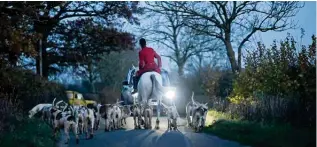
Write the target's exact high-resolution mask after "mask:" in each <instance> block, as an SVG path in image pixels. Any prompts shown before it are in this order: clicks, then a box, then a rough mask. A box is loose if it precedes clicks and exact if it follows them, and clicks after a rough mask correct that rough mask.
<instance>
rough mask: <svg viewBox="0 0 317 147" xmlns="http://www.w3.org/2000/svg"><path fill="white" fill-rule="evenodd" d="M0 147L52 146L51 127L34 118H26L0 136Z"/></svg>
mask: <svg viewBox="0 0 317 147" xmlns="http://www.w3.org/2000/svg"><path fill="white" fill-rule="evenodd" d="M0 146H1V147H54V146H55V142H54V139H53V138H52V128H50V127H49V126H48V125H47V124H46V123H44V122H43V121H40V120H36V119H32V120H29V119H26V120H22V121H21V122H19V124H18V125H16V126H15V128H14V131H11V132H7V133H5V134H2V135H1V136H0Z"/></svg>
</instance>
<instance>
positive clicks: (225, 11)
mask: <svg viewBox="0 0 317 147" xmlns="http://www.w3.org/2000/svg"><path fill="white" fill-rule="evenodd" d="M163 3H164V5H162V6H163V7H164V11H166V12H173V13H180V14H181V16H182V17H183V19H184V20H185V21H184V23H185V25H186V26H188V27H190V28H191V29H193V30H196V31H197V32H200V33H203V34H206V35H209V36H213V37H216V38H218V39H220V40H221V41H222V42H223V43H224V45H225V46H226V50H227V56H228V58H229V61H230V64H231V68H232V71H233V72H234V73H236V72H238V71H240V69H241V60H242V59H241V56H242V55H241V54H242V48H243V46H244V45H245V43H246V42H247V41H249V39H250V37H251V36H252V35H253V34H254V33H256V32H267V31H284V30H287V29H292V28H295V26H296V23H294V21H293V20H292V19H291V18H292V17H293V16H295V15H296V13H297V12H298V10H299V8H302V7H303V5H302V3H300V2H292V1H290V2H276V1H272V2H256V1H252V2H249V1H241V2H237V1H233V2H220V1H210V2H163ZM235 45H236V46H237V50H238V63H237V62H236V57H235V52H234V49H233V48H234V46H235Z"/></svg>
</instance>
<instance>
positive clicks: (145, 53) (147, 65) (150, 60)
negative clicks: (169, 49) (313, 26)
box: [132, 38, 162, 94]
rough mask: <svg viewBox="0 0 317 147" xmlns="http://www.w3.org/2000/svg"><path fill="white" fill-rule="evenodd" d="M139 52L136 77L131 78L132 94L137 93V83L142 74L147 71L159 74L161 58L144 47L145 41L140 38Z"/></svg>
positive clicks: (149, 48)
mask: <svg viewBox="0 0 317 147" xmlns="http://www.w3.org/2000/svg"><path fill="white" fill-rule="evenodd" d="M139 43H140V46H141V51H140V52H139V71H137V73H136V76H135V77H134V78H133V88H134V90H133V92H132V94H134V93H136V92H137V87H138V82H139V79H140V77H141V76H142V74H143V73H145V72H149V71H155V72H157V73H159V74H160V73H161V69H160V68H161V67H162V62H161V57H160V56H159V55H158V54H157V53H156V52H155V51H154V49H153V48H151V47H147V46H146V41H145V39H144V38H141V39H140V41H139ZM154 58H156V59H157V60H158V65H157V64H156V63H155V62H154Z"/></svg>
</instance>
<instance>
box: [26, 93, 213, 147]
mask: <svg viewBox="0 0 317 147" xmlns="http://www.w3.org/2000/svg"><path fill="white" fill-rule="evenodd" d="M193 97H194V93H193V94H192V97H191V101H190V102H189V103H188V104H187V105H186V119H187V124H188V127H191V128H193V129H194V130H195V132H199V131H201V130H202V128H203V127H204V125H205V120H206V114H207V111H208V107H207V104H202V103H199V102H197V101H195V100H194V98H193ZM55 101H56V98H55V99H54V100H53V102H52V103H42V104H38V105H36V106H35V107H33V108H32V109H31V110H30V111H29V118H33V117H34V116H35V114H37V115H36V116H40V119H42V120H43V121H45V122H46V123H48V124H49V125H50V126H51V127H52V128H53V130H54V131H53V132H54V134H53V135H54V137H55V136H56V135H57V133H58V132H59V131H60V130H62V129H63V130H64V133H65V144H68V143H69V140H70V136H69V133H70V131H72V132H73V134H74V135H75V138H76V144H78V143H79V135H85V137H86V139H92V138H93V137H94V131H96V130H98V129H99V128H100V120H101V119H103V120H104V130H105V132H108V131H113V130H117V129H121V128H123V127H124V125H126V124H127V122H126V119H127V118H128V117H130V116H132V117H133V120H134V127H135V129H141V128H144V129H152V117H153V108H152V107H151V106H149V105H146V106H142V105H140V104H134V105H121V102H122V101H120V102H119V101H117V102H116V103H114V104H103V105H101V104H96V105H95V104H88V105H87V106H79V105H69V104H68V103H67V102H65V101H63V100H60V101H58V102H56V103H55ZM162 105H163V108H164V109H163V110H164V111H165V112H166V114H167V122H168V130H177V119H178V118H179V114H178V112H177V109H176V106H175V104H173V105H171V106H167V105H165V104H163V103H162Z"/></svg>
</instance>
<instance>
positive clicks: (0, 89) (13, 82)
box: [0, 68, 67, 113]
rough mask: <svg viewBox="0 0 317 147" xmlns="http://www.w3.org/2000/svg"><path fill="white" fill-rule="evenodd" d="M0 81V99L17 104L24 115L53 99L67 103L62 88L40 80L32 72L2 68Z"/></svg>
mask: <svg viewBox="0 0 317 147" xmlns="http://www.w3.org/2000/svg"><path fill="white" fill-rule="evenodd" d="M0 81H1V82H0V99H2V98H8V99H9V100H11V101H16V102H19V103H20V108H21V109H22V110H23V112H26V113H27V112H28V111H29V110H30V109H32V108H33V107H34V106H35V105H36V104H38V103H51V102H52V101H53V99H54V98H55V97H56V98H57V99H58V100H65V101H67V97H66V93H65V89H64V87H63V86H61V85H60V84H57V83H54V82H49V81H47V80H45V79H42V78H41V77H39V76H37V75H36V74H34V73H33V72H32V71H28V70H24V69H18V68H4V69H1V72H0Z"/></svg>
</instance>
